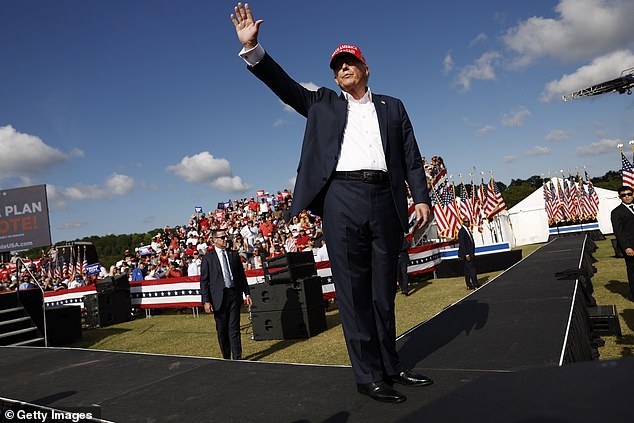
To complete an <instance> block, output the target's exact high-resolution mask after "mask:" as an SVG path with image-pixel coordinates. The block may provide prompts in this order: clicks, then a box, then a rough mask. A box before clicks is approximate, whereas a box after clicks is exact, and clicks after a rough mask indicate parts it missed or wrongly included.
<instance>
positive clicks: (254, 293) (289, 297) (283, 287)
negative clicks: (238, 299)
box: [249, 276, 324, 312]
mask: <svg viewBox="0 0 634 423" xmlns="http://www.w3.org/2000/svg"><path fill="white" fill-rule="evenodd" d="M249 288H250V289H251V299H252V300H253V305H251V311H252V312H253V311H279V310H297V309H301V308H313V307H319V306H320V305H322V304H323V301H324V300H323V291H322V282H321V277H319V276H312V277H308V278H305V279H300V280H298V281H297V282H293V283H286V284H274V285H271V284H268V283H259V284H255V285H251V286H250V287H249Z"/></svg>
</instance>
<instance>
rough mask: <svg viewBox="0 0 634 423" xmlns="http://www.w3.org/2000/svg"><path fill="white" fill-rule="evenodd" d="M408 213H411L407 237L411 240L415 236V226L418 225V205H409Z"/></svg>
mask: <svg viewBox="0 0 634 423" xmlns="http://www.w3.org/2000/svg"><path fill="white" fill-rule="evenodd" d="M408 214H409V218H408V220H407V224H408V226H407V227H408V230H407V235H405V238H407V239H408V240H410V239H411V238H412V237H413V236H414V226H416V221H417V219H416V207H415V206H414V204H412V205H411V206H409V209H408Z"/></svg>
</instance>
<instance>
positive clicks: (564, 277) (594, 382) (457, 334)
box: [0, 237, 634, 422]
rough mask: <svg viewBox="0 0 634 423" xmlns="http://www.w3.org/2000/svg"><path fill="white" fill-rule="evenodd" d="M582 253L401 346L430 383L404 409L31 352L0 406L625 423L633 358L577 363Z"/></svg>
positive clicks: (147, 416)
mask: <svg viewBox="0 0 634 423" xmlns="http://www.w3.org/2000/svg"><path fill="white" fill-rule="evenodd" d="M590 246H591V244H589V243H588V242H587V241H586V240H585V239H583V238H574V237H567V238H561V239H558V240H555V241H553V242H551V243H549V244H548V245H546V246H545V247H543V248H542V249H540V250H538V251H536V252H535V253H533V254H532V255H530V256H528V257H527V258H525V259H524V260H523V261H521V262H519V263H518V264H516V265H515V266H514V267H513V268H511V269H509V270H508V271H507V272H505V273H504V274H503V275H501V276H500V277H498V278H497V279H495V280H493V281H491V282H490V283H489V284H487V285H485V286H484V287H483V288H482V289H480V290H478V291H475V292H473V293H471V294H470V295H468V296H467V297H466V298H464V299H463V300H461V301H459V302H458V303H456V304H454V305H453V306H451V307H449V308H447V309H445V310H444V311H443V312H441V313H440V314H438V315H437V316H435V317H434V318H432V319H430V320H429V321H427V322H425V323H423V324H421V325H419V326H417V327H416V328H414V329H412V330H411V331H409V332H408V333H406V334H404V336H402V337H400V338H399V340H398V348H399V350H400V354H401V357H402V360H403V361H404V363H405V364H407V365H409V366H412V367H414V368H416V369H417V370H419V371H421V372H422V373H424V374H427V375H429V376H430V377H432V378H433V379H434V380H435V383H434V385H432V386H429V387H422V388H411V387H398V388H399V389H400V390H402V391H403V392H404V393H405V394H406V395H407V396H408V400H407V401H406V402H404V403H402V404H383V403H378V402H375V401H372V400H371V399H369V398H367V397H365V396H362V395H360V394H358V393H356V389H355V386H354V382H353V378H352V371H351V369H350V368H348V367H341V366H314V365H293V364H276V363H265V362H250V361H239V362H234V361H227V360H221V359H210V358H198V357H178V356H161V355H150V354H138V353H122V352H108V351H95V350H79V349H67V348H28V347H0V397H2V398H5V399H9V400H19V401H24V402H28V403H33V404H39V405H42V406H47V407H52V408H56V409H65V408H67V407H72V408H73V409H77V407H89V406H93V405H96V406H98V407H99V408H100V410H101V418H102V419H105V420H107V421H115V422H163V421H166V422H171V421H173V422H216V421H217V422H233V421H235V422H400V421H416V422H420V421H431V422H436V421H443V422H463V421H467V420H468V421H504V422H525V421H540V422H541V421H557V422H595V421H622V420H627V419H629V418H630V414H631V412H630V410H629V407H628V405H629V402H628V401H627V400H626V398H625V396H626V395H627V393H628V392H629V386H630V383H631V381H630V379H631V375H632V374H634V359H624V360H619V361H611V362H599V361H585V360H590V359H591V358H592V354H591V346H590V340H589V339H585V338H587V335H588V334H587V332H586V331H585V328H584V327H583V324H582V323H583V311H585V307H584V306H583V304H584V303H585V302H586V301H587V297H588V295H589V294H588V293H587V292H585V291H587V290H588V287H587V285H588V284H589V285H590V286H591V283H590V282H589V276H591V273H592V271H591V264H589V263H588V262H589V261H591V256H590V254H589V251H588V249H589V247H590ZM588 266H589V267H588ZM582 291H583V292H582ZM575 361H579V363H574V364H566V365H563V366H559V364H560V363H569V362H575ZM0 403H2V401H1V400H0ZM4 404H5V405H6V404H7V401H5V402H4ZM1 419H2V417H0V421H2V420H1Z"/></svg>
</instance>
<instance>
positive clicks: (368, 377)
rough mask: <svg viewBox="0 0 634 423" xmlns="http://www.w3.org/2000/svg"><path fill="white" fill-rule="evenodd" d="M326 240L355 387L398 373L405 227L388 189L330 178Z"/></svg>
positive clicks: (327, 199) (399, 368) (325, 226)
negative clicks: (399, 273) (397, 310)
mask: <svg viewBox="0 0 634 423" xmlns="http://www.w3.org/2000/svg"><path fill="white" fill-rule="evenodd" d="M323 218H324V236H325V238H326V242H327V243H328V256H329V257H330V268H331V272H332V279H333V282H334V285H335V291H336V293H337V304H338V306H339V315H340V318H341V324H342V327H343V332H344V338H345V341H346V346H347V348H348V354H349V356H350V362H351V364H352V370H353V373H354V378H355V381H356V382H357V383H370V382H377V381H380V380H382V379H384V378H385V377H387V376H393V375H396V374H398V373H399V372H400V371H401V364H400V361H399V358H398V354H397V352H396V320H395V316H394V296H395V295H396V262H397V259H398V254H399V250H400V248H401V245H402V242H403V228H402V226H401V224H400V221H399V219H398V216H397V214H396V207H395V205H394V200H393V198H392V193H391V191H390V187H389V185H379V184H368V183H364V182H352V181H342V180H336V179H335V180H333V181H332V182H331V184H330V186H329V187H328V189H327V191H326V194H325V197H324V215H323Z"/></svg>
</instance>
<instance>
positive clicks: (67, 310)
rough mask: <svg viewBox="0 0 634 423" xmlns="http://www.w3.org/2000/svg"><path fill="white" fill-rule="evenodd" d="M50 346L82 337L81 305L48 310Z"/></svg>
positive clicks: (65, 343)
mask: <svg viewBox="0 0 634 423" xmlns="http://www.w3.org/2000/svg"><path fill="white" fill-rule="evenodd" d="M46 334H47V336H48V346H49V347H51V346H54V347H57V346H62V345H67V344H70V343H71V342H73V341H74V340H76V339H79V338H81V335H82V332H81V307H78V306H76V305H72V306H61V307H56V308H52V309H47V310H46Z"/></svg>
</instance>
